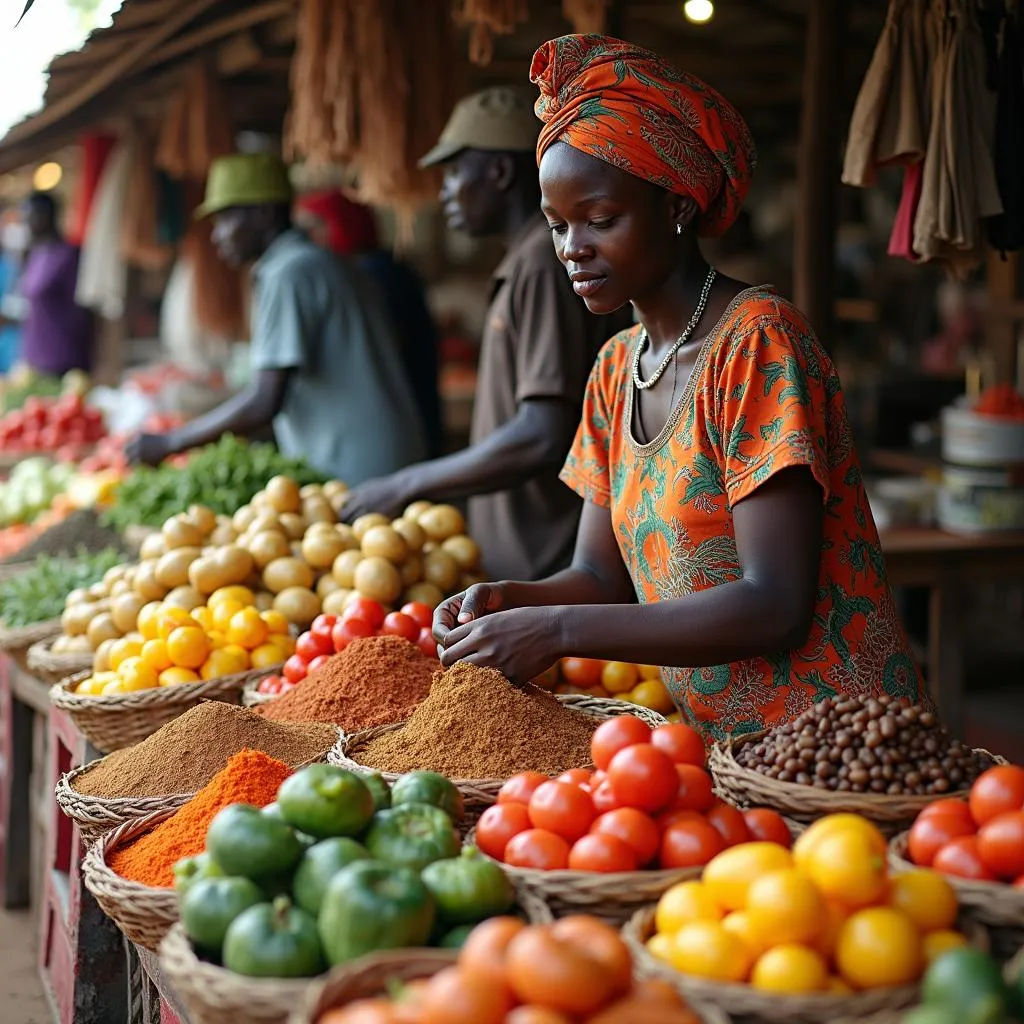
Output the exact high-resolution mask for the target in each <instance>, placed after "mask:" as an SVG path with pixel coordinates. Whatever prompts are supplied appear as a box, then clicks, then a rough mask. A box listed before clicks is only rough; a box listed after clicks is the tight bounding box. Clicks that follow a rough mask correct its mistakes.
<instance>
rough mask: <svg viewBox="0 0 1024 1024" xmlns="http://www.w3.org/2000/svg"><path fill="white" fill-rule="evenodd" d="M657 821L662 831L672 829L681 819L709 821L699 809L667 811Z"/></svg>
mask: <svg viewBox="0 0 1024 1024" xmlns="http://www.w3.org/2000/svg"><path fill="white" fill-rule="evenodd" d="M655 821H656V822H657V825H658V830H659V831H660V832H664V831H665V830H666V829H670V828H671V827H672V826H673V825H678V824H679V822H681V821H702V822H703V823H704V824H705V825H706V824H707V823H708V819H707V818H705V817H704V815H703V814H701V813H700V812H699V811H666V812H665V813H664V814H659V815H658V817H657V818H655Z"/></svg>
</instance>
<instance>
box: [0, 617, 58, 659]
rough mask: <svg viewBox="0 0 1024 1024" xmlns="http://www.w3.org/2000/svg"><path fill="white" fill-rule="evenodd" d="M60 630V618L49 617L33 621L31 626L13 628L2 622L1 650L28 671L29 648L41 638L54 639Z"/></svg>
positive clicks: (0, 630) (0, 629) (0, 632)
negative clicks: (40, 620) (44, 619)
mask: <svg viewBox="0 0 1024 1024" xmlns="http://www.w3.org/2000/svg"><path fill="white" fill-rule="evenodd" d="M60 630H61V626H60V619H47V620H46V621H45V622H33V623H32V625H30V626H15V627H13V628H12V629H8V628H7V627H6V626H4V625H3V623H0V651H3V652H4V654H6V655H7V656H8V657H9V658H12V659H13V660H14V661H15V662H16V663H17V664H18V666H19V667H20V668H22V669H24V670H25V671H26V672H28V671H29V666H28V649H29V648H30V647H31V646H32V645H33V644H37V643H39V641H40V640H50V639H52V638H53V637H55V636H57V635H58V634H59V633H60Z"/></svg>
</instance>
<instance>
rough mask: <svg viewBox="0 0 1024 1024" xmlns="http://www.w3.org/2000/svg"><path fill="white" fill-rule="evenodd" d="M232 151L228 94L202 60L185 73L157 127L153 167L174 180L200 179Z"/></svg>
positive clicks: (197, 180)
mask: <svg viewBox="0 0 1024 1024" xmlns="http://www.w3.org/2000/svg"><path fill="white" fill-rule="evenodd" d="M234 151H235V131H234V126H233V125H232V122H231V115H230V113H229V108H228V102H227V97H226V96H225V94H224V88H223V86H222V85H221V82H220V80H219V79H218V78H217V75H216V74H215V73H214V72H213V71H212V70H211V68H210V67H209V66H208V65H207V64H206V62H205V61H197V62H196V63H195V64H193V65H192V66H191V67H190V68H189V69H188V70H187V71H186V73H185V79H184V82H183V83H182V86H181V88H180V89H179V91H178V93H177V95H176V96H175V97H174V99H173V100H172V101H171V104H170V106H169V107H168V110H167V114H166V116H165V118H164V122H163V125H162V127H161V130H160V138H159V141H158V143H157V148H156V157H155V160H156V166H157V167H158V168H160V169H161V170H163V171H166V172H167V174H168V175H170V177H171V178H173V179H174V180H176V181H183V180H186V181H196V182H202V181H204V180H205V179H206V172H207V171H208V170H209V168H210V164H211V163H213V161H214V160H216V159H217V158H218V157H222V156H228V155H229V154H231V153H233V152H234Z"/></svg>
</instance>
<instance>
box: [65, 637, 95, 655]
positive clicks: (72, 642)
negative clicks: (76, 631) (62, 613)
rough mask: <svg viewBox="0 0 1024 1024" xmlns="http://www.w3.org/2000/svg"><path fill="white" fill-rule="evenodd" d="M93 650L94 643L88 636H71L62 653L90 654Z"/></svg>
mask: <svg viewBox="0 0 1024 1024" xmlns="http://www.w3.org/2000/svg"><path fill="white" fill-rule="evenodd" d="M91 652H92V644H90V643H89V638H88V637H87V636H69V637H68V638H67V643H66V644H65V645H64V649H63V650H62V651H61V652H60V653H61V654H89V653H91Z"/></svg>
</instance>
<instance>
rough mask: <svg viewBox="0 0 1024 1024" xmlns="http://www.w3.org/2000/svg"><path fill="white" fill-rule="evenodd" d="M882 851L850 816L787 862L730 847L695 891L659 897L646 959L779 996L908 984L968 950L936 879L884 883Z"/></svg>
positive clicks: (769, 852)
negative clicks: (947, 956)
mask: <svg viewBox="0 0 1024 1024" xmlns="http://www.w3.org/2000/svg"><path fill="white" fill-rule="evenodd" d="M885 851H886V841H885V838H884V837H883V836H882V834H881V832H879V831H878V829H877V828H875V827H874V826H873V825H872V824H871V823H870V822H868V821H867V820H866V819H864V818H860V817H858V816H856V815H852V814H837V815H832V816H829V817H826V818H822V819H820V820H819V821H817V822H816V823H815V824H814V825H812V826H811V827H810V828H809V829H807V831H806V832H804V833H803V834H802V835H801V836H799V838H798V839H797V840H796V842H795V844H794V846H793V850H792V852H790V851H788V850H786V849H784V848H783V847H781V846H779V845H777V844H773V843H764V842H755V843H745V844H741V845H739V846H734V847H732V848H731V849H728V850H725V851H724V852H723V853H720V854H719V855H718V856H717V857H715V858H714V859H713V860H712V861H711V862H710V863H709V864H708V865H707V867H706V868H705V869H704V871H703V874H702V876H701V879H700V881H690V882H684V883H681V884H680V885H677V886H675V887H673V888H672V889H670V890H669V891H668V892H666V893H665V895H664V896H663V897H662V898H661V900H660V901H659V903H658V905H657V909H656V911H655V913H654V918H653V934H651V935H650V936H647V945H646V948H647V951H648V952H649V953H650V954H651V955H652V956H653V957H654V958H655V959H656V960H657V961H659V962H661V963H663V964H667V965H670V966H671V967H672V968H674V970H675V971H678V972H680V973H681V974H682V975H683V976H688V977H691V978H698V979H704V980H709V981H714V982H721V983H729V984H732V985H749V986H751V987H752V988H754V989H756V990H759V991H762V992H765V993H770V994H773V995H778V996H787V995H807V994H813V993H831V994H833V995H847V994H851V993H853V992H863V991H868V990H872V989H878V988H887V987H892V986H904V985H910V984H913V983H916V982H917V981H919V980H920V978H921V976H922V974H923V973H924V970H925V967H926V965H927V964H928V962H929V961H930V960H933V959H935V958H936V957H938V956H939V955H941V954H942V953H944V952H946V951H947V950H949V949H950V948H953V947H956V946H961V945H964V944H965V943H966V939H965V938H964V936H963V935H962V934H961V933H960V932H959V931H957V930H956V919H957V913H958V904H957V897H956V893H955V892H954V891H953V889H952V887H951V886H950V884H949V883H948V882H947V881H946V880H945V879H944V878H943V877H942V876H941V875H939V874H938V873H936V872H932V871H927V870H915V871H911V872H907V873H903V874H893V875H891V876H890V874H889V871H888V869H887V866H886V857H885Z"/></svg>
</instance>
